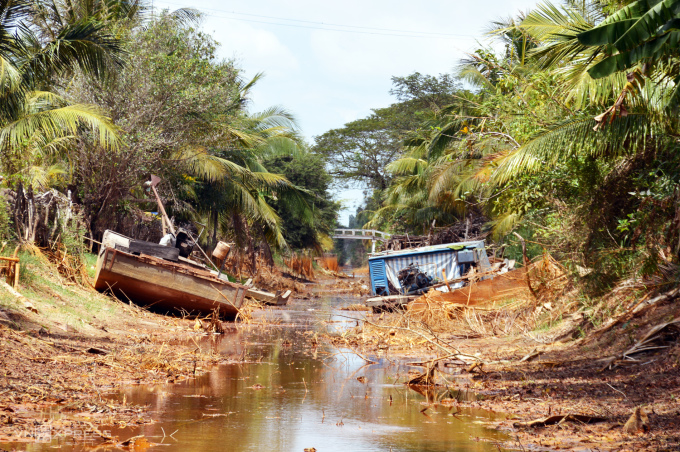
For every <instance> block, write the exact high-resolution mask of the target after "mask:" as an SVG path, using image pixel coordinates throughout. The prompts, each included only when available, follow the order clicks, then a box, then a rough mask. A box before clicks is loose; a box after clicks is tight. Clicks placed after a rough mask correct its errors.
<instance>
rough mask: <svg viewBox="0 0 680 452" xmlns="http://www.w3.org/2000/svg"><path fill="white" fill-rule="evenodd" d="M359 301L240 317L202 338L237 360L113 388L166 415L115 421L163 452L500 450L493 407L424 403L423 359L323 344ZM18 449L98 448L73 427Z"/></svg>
mask: <svg viewBox="0 0 680 452" xmlns="http://www.w3.org/2000/svg"><path fill="white" fill-rule="evenodd" d="M357 301H358V300H357V299H356V298H352V297H346V298H342V297H335V298H333V299H331V298H326V299H322V300H319V301H304V302H293V303H292V304H291V306H288V307H285V308H272V309H268V310H266V311H263V312H261V313H258V316H260V317H261V318H266V319H267V322H268V325H267V326H266V327H263V326H258V325H238V326H234V327H232V328H229V329H228V330H227V333H226V334H225V335H223V336H219V337H218V336H214V337H210V338H207V339H205V340H204V341H203V342H201V346H202V347H212V348H213V349H214V350H215V351H217V352H219V353H222V354H224V355H226V356H227V357H229V358H231V359H233V364H224V365H220V366H218V367H216V368H214V369H212V370H211V371H210V372H208V373H206V374H204V375H202V376H199V377H197V378H196V379H195V380H190V381H185V382H183V383H180V384H172V385H170V384H168V385H156V386H128V387H125V388H124V389H123V390H122V391H121V393H119V394H115V395H113V396H112V397H115V398H117V399H118V400H123V399H124V400H125V401H126V402H127V403H130V404H136V405H145V406H147V407H148V411H149V412H150V413H151V415H152V417H154V418H155V419H157V420H158V422H157V423H155V424H151V425H145V426H141V427H127V428H125V429H119V428H110V429H108V430H109V431H110V432H111V433H112V434H113V435H115V436H118V437H119V438H121V439H124V438H128V437H131V436H135V435H145V437H146V438H147V439H148V440H149V441H151V442H153V443H161V444H162V446H158V447H157V448H154V449H153V450H163V451H168V452H170V451H258V452H259V451H269V450H272V451H299V452H302V451H303V450H313V449H312V448H314V449H316V451H318V452H334V451H337V452H340V451H342V452H346V451H357V452H358V451H386V452H387V451H449V452H450V451H498V450H500V449H499V447H498V446H496V442H497V441H500V440H503V439H504V437H503V435H502V434H501V433H499V432H496V431H494V430H491V429H488V428H487V427H485V426H484V423H485V422H487V421H491V420H493V419H494V418H495V417H494V416H495V415H494V414H493V413H489V412H486V411H482V410H473V409H467V408H452V409H450V408H448V407H444V406H436V407H432V406H430V407H429V408H427V409H426V410H425V411H422V410H423V409H424V408H426V407H427V400H428V398H431V397H433V396H435V397H441V394H439V395H433V394H427V393H424V394H419V393H418V392H416V391H413V390H411V389H409V388H407V387H405V386H404V385H403V384H402V382H403V381H404V380H405V378H406V374H407V373H408V371H409V370H410V369H413V368H409V367H406V366H404V365H403V364H400V363H397V362H394V361H390V360H388V359H381V360H379V362H378V363H376V364H366V362H365V361H364V360H363V359H361V358H360V357H358V356H357V355H355V354H353V353H352V352H351V351H350V350H338V349H333V348H327V347H324V346H323V345H319V346H318V347H314V346H312V344H313V342H314V332H320V331H328V330H331V331H341V330H342V329H343V328H346V327H348V326H354V325H355V324H356V320H354V319H352V318H348V317H355V318H360V317H361V316H363V315H364V313H362V312H351V311H340V310H337V309H336V308H338V307H339V306H340V305H342V304H347V305H349V304H353V303H357ZM448 397H451V398H458V399H459V400H472V399H474V397H475V394H472V393H467V392H465V391H460V392H452V393H451V394H449V395H448ZM55 415H56V414H55ZM45 416H46V417H49V416H50V414H49V413H45ZM102 430H104V429H102ZM52 434H53V435H54V434H59V432H52ZM13 446H15V447H18V449H17V450H30V451H52V450H62V451H83V450H92V446H91V445H90V446H88V445H83V444H78V445H74V444H73V440H72V438H70V437H68V436H66V437H64V436H57V437H54V436H52V437H51V441H49V442H43V443H37V444H22V445H17V444H15V445H13ZM5 447H7V446H5ZM9 449H10V450H11V449H12V447H9ZM97 450H120V449H118V448H116V447H114V446H111V447H99V448H97Z"/></svg>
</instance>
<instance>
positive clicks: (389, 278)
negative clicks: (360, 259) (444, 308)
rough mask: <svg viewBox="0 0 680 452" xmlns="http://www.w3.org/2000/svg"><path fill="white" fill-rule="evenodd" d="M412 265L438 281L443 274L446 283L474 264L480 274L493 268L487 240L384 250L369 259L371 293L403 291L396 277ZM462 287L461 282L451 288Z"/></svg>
mask: <svg viewBox="0 0 680 452" xmlns="http://www.w3.org/2000/svg"><path fill="white" fill-rule="evenodd" d="M409 264H414V265H417V266H418V267H419V268H420V270H421V271H422V272H424V273H425V274H427V276H430V277H432V278H433V279H437V280H441V279H442V272H444V273H445V274H446V279H447V281H451V280H454V279H457V278H460V277H461V276H462V275H464V274H465V273H466V272H467V270H468V269H469V268H470V266H472V265H476V266H478V267H479V269H480V271H486V270H487V269H488V268H489V267H490V264H489V258H488V257H487V255H486V250H485V248H484V240H476V241H470V242H459V243H447V244H444V245H433V246H424V247H421V248H413V249H408V250H401V251H385V252H382V253H376V254H373V255H371V256H370V257H369V258H368V270H369V275H370V279H371V293H372V294H373V295H377V296H381V295H390V285H391V286H392V288H393V289H394V290H396V291H398V292H400V293H401V292H403V291H404V289H403V288H402V287H401V284H400V283H399V279H398V278H397V275H398V274H399V271H400V270H401V269H403V268H406V267H408V266H409ZM461 285H462V283H458V284H456V285H453V286H452V287H459V286H461Z"/></svg>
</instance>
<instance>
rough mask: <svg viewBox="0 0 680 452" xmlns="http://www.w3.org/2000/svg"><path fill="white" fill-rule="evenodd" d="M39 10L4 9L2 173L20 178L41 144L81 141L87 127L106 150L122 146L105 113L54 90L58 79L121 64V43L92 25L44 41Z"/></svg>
mask: <svg viewBox="0 0 680 452" xmlns="http://www.w3.org/2000/svg"><path fill="white" fill-rule="evenodd" d="M35 6H36V4H35V3H34V2H28V1H24V0H11V1H7V2H2V3H1V4H0V66H1V67H2V73H1V74H2V75H1V76H0V77H1V80H0V157H2V158H1V159H0V160H1V161H2V170H3V171H6V172H8V173H9V174H10V176H16V177H20V172H21V171H23V170H25V169H26V168H27V167H30V165H31V162H32V155H31V151H32V150H34V149H36V148H35V145H36V143H41V142H44V143H49V142H53V141H55V140H63V139H68V138H73V139H75V137H76V136H81V135H82V133H81V131H82V128H83V127H85V128H86V129H89V130H91V131H93V132H94V135H93V138H94V139H95V140H96V142H98V143H99V144H100V145H102V146H118V145H119V144H120V139H119V137H118V133H117V130H116V127H115V126H114V125H113V124H112V123H111V121H110V120H109V119H108V118H106V117H105V115H104V114H103V112H102V111H101V110H100V109H98V108H97V107H95V106H92V105H69V104H68V103H67V102H65V101H64V99H63V98H61V97H60V96H58V95H56V94H55V93H54V92H53V91H52V87H53V86H52V85H53V80H54V77H55V76H56V75H59V74H64V73H67V72H69V71H74V70H76V69H79V70H81V71H83V72H87V73H93V74H96V75H102V74H103V72H102V71H103V70H104V68H106V67H108V65H109V64H114V65H118V64H120V63H121V58H122V55H123V53H122V50H121V48H120V44H119V41H118V40H117V39H116V38H115V37H114V36H113V35H111V34H108V33H106V32H104V31H103V30H104V26H103V25H102V24H99V23H95V22H92V21H90V22H87V23H77V24H74V25H72V26H70V27H65V28H64V29H62V30H60V31H59V33H58V34H55V35H54V36H53V37H51V38H49V37H47V36H44V35H42V34H41V33H39V31H38V30H37V29H36V27H34V26H32V21H33V19H34V15H33V14H34V13H35V10H34V9H33V8H34V7H35ZM27 144H30V145H27ZM11 179H12V177H10V180H11Z"/></svg>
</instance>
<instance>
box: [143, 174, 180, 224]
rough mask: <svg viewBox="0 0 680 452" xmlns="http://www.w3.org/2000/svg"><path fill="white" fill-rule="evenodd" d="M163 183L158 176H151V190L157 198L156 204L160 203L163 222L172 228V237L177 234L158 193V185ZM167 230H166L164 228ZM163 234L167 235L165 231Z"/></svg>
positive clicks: (159, 207)
mask: <svg viewBox="0 0 680 452" xmlns="http://www.w3.org/2000/svg"><path fill="white" fill-rule="evenodd" d="M160 181H161V178H160V177H158V176H154V175H153V174H152V175H151V182H150V183H149V185H150V186H151V190H153V194H154V196H155V197H156V202H157V203H158V209H159V210H160V211H161V215H162V217H163V220H164V221H165V222H166V223H167V224H168V227H169V228H170V232H172V235H176V234H175V227H174V226H173V225H172V223H171V222H170V219H169V218H168V214H167V213H165V208H164V207H163V203H162V202H161V198H160V196H158V192H157V191H156V185H158V183H159V182H160ZM163 229H165V228H163ZM163 234H165V231H163Z"/></svg>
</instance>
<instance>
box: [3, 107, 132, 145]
mask: <svg viewBox="0 0 680 452" xmlns="http://www.w3.org/2000/svg"><path fill="white" fill-rule="evenodd" d="M30 105H33V106H36V107H38V106H41V105H43V104H42V103H41V102H31V104H30ZM80 126H85V127H87V128H88V129H90V130H92V131H93V132H94V133H95V134H96V136H97V138H98V140H97V142H98V144H99V145H100V146H103V147H107V148H117V147H119V146H120V145H121V144H122V140H121V138H120V136H119V134H118V128H117V127H116V126H114V125H113V124H112V123H111V121H110V120H109V118H107V117H105V116H103V115H102V114H101V113H100V111H99V110H98V109H97V108H95V107H93V106H91V105H68V106H65V107H60V108H55V109H39V110H38V111H34V112H29V114H27V115H25V116H23V117H21V118H19V119H17V120H15V121H12V122H10V123H9V124H6V125H5V126H4V127H2V129H0V147H1V146H9V147H13V148H18V147H20V146H21V145H22V143H23V141H24V140H27V139H29V138H30V137H31V136H33V135H35V134H38V133H40V134H43V135H45V136H46V137H47V138H48V139H52V138H58V137H64V136H67V135H78V133H79V130H78V129H79V127H80Z"/></svg>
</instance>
